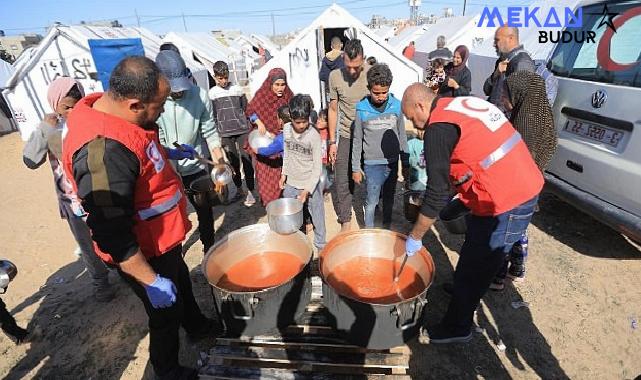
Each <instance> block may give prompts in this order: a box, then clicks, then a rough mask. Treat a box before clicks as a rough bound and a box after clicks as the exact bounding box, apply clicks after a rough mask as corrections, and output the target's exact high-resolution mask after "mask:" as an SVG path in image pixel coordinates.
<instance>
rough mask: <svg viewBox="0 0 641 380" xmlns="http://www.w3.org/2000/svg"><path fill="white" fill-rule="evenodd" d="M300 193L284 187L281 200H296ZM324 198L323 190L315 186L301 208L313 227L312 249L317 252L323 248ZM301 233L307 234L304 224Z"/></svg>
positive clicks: (287, 186)
mask: <svg viewBox="0 0 641 380" xmlns="http://www.w3.org/2000/svg"><path fill="white" fill-rule="evenodd" d="M301 192H302V190H299V189H297V188H295V187H293V186H290V185H285V190H283V198H296V197H298V195H299V194H300V193H301ZM324 202H325V198H324V197H323V190H322V189H321V188H320V186H318V185H317V186H316V189H314V192H313V193H311V194H309V196H308V197H307V202H305V205H304V206H303V207H304V208H305V209H307V211H308V212H309V215H310V216H311V218H312V224H313V225H314V247H316V249H318V250H319V251H320V250H321V249H323V248H324V247H325V243H326V242H325V203H324ZM301 230H302V231H303V232H305V233H306V232H307V231H306V228H305V223H304V222H303V225H302V226H301Z"/></svg>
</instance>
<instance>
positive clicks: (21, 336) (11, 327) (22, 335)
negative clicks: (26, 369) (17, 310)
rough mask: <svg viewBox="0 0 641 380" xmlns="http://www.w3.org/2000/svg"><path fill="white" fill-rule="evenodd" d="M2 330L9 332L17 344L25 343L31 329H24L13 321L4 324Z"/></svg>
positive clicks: (8, 334) (10, 337) (9, 335)
mask: <svg viewBox="0 0 641 380" xmlns="http://www.w3.org/2000/svg"><path fill="white" fill-rule="evenodd" d="M2 330H3V331H4V332H5V333H6V334H7V336H8V337H9V339H11V340H12V341H13V343H15V345H16V346H18V345H20V344H22V343H24V342H25V341H26V340H27V338H28V335H29V331H27V330H25V329H23V328H22V327H20V326H18V325H17V324H15V322H13V323H12V324H9V323H5V324H4V325H3V326H2Z"/></svg>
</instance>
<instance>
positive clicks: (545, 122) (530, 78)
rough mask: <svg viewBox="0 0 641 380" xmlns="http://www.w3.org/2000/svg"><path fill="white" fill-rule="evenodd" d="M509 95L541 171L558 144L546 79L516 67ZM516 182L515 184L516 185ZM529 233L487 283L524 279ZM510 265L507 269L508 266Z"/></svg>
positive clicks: (512, 118)
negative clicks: (496, 274) (546, 89)
mask: <svg viewBox="0 0 641 380" xmlns="http://www.w3.org/2000/svg"><path fill="white" fill-rule="evenodd" d="M506 87H507V94H506V95H507V96H508V98H505V97H504V98H503V99H501V100H502V102H503V105H504V106H505V109H506V110H508V111H511V112H510V122H511V123H512V125H513V126H514V128H515V129H516V130H517V131H518V132H519V133H520V134H521V137H522V138H523V141H525V145H527V147H528V149H529V150H530V154H532V158H533V159H534V162H536V165H537V166H538V167H539V169H540V170H541V172H543V171H544V170H545V168H546V166H547V165H548V164H549V163H550V160H552V156H554V152H555V151H556V145H557V134H556V128H555V127H554V119H553V116H552V108H551V107H550V103H549V101H548V97H547V94H546V92H545V81H544V80H543V78H541V77H540V76H539V75H538V74H536V73H533V72H530V71H515V72H514V73H513V74H511V75H510V76H509V77H508V78H507V79H506ZM517 186H518V185H517ZM528 243H529V242H528V236H527V233H526V234H524V235H523V236H522V237H521V239H520V240H519V241H518V242H517V243H516V244H514V247H513V248H512V251H511V252H510V258H509V260H507V261H506V262H505V265H504V266H503V269H502V270H501V271H500V272H499V274H498V276H497V277H496V278H495V279H494V282H493V283H492V285H490V287H491V288H492V289H495V290H500V289H503V286H504V285H503V282H504V279H505V277H506V276H507V277H509V278H511V279H512V280H513V281H516V282H520V281H523V280H524V279H525V261H526V259H527V255H528ZM508 266H509V269H508Z"/></svg>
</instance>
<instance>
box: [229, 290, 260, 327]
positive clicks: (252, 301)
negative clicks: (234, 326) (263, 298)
mask: <svg viewBox="0 0 641 380" xmlns="http://www.w3.org/2000/svg"><path fill="white" fill-rule="evenodd" d="M226 301H227V302H233V301H234V297H232V295H231V294H230V295H228V296H227V299H226ZM238 302H239V303H241V304H243V302H242V300H238ZM259 302H260V299H259V298H258V297H251V298H250V299H249V302H248V304H249V310H250V312H251V314H250V315H238V314H236V310H235V308H234V307H233V306H231V307H230V309H231V316H232V318H234V319H238V320H241V321H249V320H250V319H253V318H254V315H255V312H254V306H255V305H258V303H259Z"/></svg>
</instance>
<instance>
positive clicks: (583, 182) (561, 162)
mask: <svg viewBox="0 0 641 380" xmlns="http://www.w3.org/2000/svg"><path fill="white" fill-rule="evenodd" d="M606 3H607V11H608V12H609V13H615V14H618V16H616V17H615V18H614V26H615V28H616V33H615V32H614V31H613V30H612V29H611V28H610V26H608V25H607V24H606V23H604V22H602V21H603V20H606V21H607V20H608V18H607V17H605V18H604V16H603V15H604V6H605V4H606ZM580 6H583V27H582V28H580V29H574V28H573V29H571V30H572V31H580V30H582V31H585V32H587V31H594V32H595V33H596V42H595V43H590V42H585V41H584V42H582V43H577V42H569V43H558V44H557V46H556V48H555V50H554V51H553V53H552V55H551V57H550V60H549V62H548V66H547V67H548V69H549V70H550V71H551V72H552V73H554V75H555V76H556V77H557V78H558V81H559V88H558V94H557V98H556V101H555V103H554V118H555V123H556V126H557V130H558V133H559V146H558V150H557V153H556V155H555V156H554V159H553V161H552V162H551V164H550V166H549V168H548V173H547V174H546V180H547V188H548V190H550V191H552V192H553V193H554V194H556V195H557V196H558V197H560V198H561V199H563V200H564V201H566V202H568V203H569V204H571V205H573V206H575V207H576V208H578V209H580V210H582V211H584V212H586V213H588V214H590V215H592V216H593V217H595V218H596V219H598V220H600V221H601V222H603V223H604V224H606V225H609V226H610V227H612V228H614V229H615V230H617V231H619V232H621V233H623V234H625V235H627V236H628V237H630V238H631V239H633V240H635V241H637V242H639V241H641V43H640V40H641V0H634V1H629V0H628V1H590V2H588V3H583V4H581V5H580ZM599 233H600V232H599V231H594V234H595V235H596V236H598V235H599Z"/></svg>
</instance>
